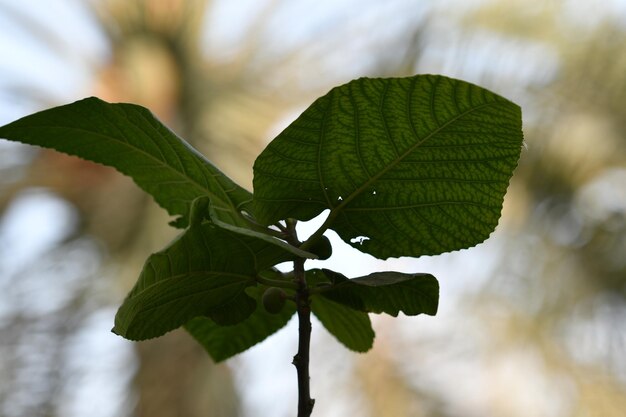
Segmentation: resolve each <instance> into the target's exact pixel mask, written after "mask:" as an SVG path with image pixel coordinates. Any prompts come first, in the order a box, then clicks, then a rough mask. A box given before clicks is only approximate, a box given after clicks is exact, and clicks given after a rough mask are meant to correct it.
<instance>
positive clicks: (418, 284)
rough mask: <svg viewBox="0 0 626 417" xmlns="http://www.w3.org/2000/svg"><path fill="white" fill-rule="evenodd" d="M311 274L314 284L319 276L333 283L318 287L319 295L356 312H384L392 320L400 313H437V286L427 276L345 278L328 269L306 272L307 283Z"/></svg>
mask: <svg viewBox="0 0 626 417" xmlns="http://www.w3.org/2000/svg"><path fill="white" fill-rule="evenodd" d="M310 275H312V276H313V277H315V278H314V279H315V280H317V282H319V281H320V278H319V276H318V275H321V276H322V277H324V278H325V279H327V280H328V281H329V282H330V283H331V284H332V286H329V287H327V288H325V287H324V286H321V287H318V288H320V289H321V296H323V297H326V298H328V299H330V300H332V301H335V302H337V303H340V304H343V305H345V306H348V307H350V308H352V309H355V310H358V311H363V312H370V313H387V314H390V315H392V316H394V317H395V316H397V315H398V313H399V312H400V311H402V312H403V313H404V314H406V315H407V316H415V315H417V314H422V313H423V314H428V315H431V316H434V315H435V314H437V308H438V306H439V283H438V282H437V279H436V278H435V277H434V276H432V275H430V274H403V273H400V272H375V273H373V274H369V275H366V276H364V277H359V278H353V279H348V278H346V277H345V276H344V275H342V274H340V273H337V272H334V271H331V270H328V269H322V270H319V269H315V270H311V271H308V272H307V280H308V277H309V276H310ZM322 282H323V281H322Z"/></svg>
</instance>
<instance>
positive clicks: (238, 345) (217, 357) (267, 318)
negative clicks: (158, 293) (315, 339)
mask: <svg viewBox="0 0 626 417" xmlns="http://www.w3.org/2000/svg"><path fill="white" fill-rule="evenodd" d="M265 288H266V287H263V286H258V287H249V288H247V289H246V293H247V294H248V295H250V296H251V297H254V299H255V300H256V301H257V308H256V310H255V311H254V313H252V315H250V317H248V318H247V319H246V320H244V321H242V322H240V323H238V324H236V325H234V326H220V325H218V324H216V323H215V322H214V321H213V320H211V319H210V318H207V317H195V318H193V319H192V320H191V321H189V322H188V323H187V324H186V325H185V329H186V330H187V331H188V332H189V333H190V334H191V335H192V336H193V337H194V338H195V339H196V340H197V341H198V342H199V343H200V344H201V345H202V346H203V347H204V348H205V349H206V351H207V352H208V353H209V355H211V357H212V358H213V360H214V361H216V362H221V361H223V360H226V359H228V358H230V357H232V356H234V355H236V354H238V353H241V352H243V351H245V350H247V349H249V348H250V347H252V346H254V345H256V344H257V343H260V342H262V341H263V340H265V339H266V338H267V337H268V336H270V335H272V334H274V333H275V332H277V331H278V330H280V329H281V328H283V327H284V326H285V325H286V324H287V322H288V321H289V319H290V318H291V316H293V315H294V313H295V311H296V307H295V304H294V303H287V304H286V305H285V307H284V308H283V310H282V311H281V312H280V313H279V314H270V313H268V312H267V311H265V309H264V308H263V306H262V303H261V296H262V294H263V290H264V289H265Z"/></svg>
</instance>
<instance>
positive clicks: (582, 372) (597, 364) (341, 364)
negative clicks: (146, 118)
mask: <svg viewBox="0 0 626 417" xmlns="http://www.w3.org/2000/svg"><path fill="white" fill-rule="evenodd" d="M416 73H439V74H444V75H448V76H452V77H457V78H462V79H465V80H467V81H470V82H474V83H477V84H480V85H482V86H484V87H487V88H489V89H492V90H494V91H496V92H498V93H499V94H501V95H504V96H505V97H507V98H509V99H511V100H513V101H515V102H517V103H519V104H521V105H522V108H523V112H524V123H525V125H524V131H525V140H526V147H525V149H524V150H523V151H522V158H521V161H520V165H519V167H518V169H517V170H516V172H515V175H514V178H513V180H512V183H511V185H510V187H509V191H508V194H507V196H506V198H505V207H504V212H503V217H502V219H501V221H500V224H499V226H498V228H497V230H496V232H495V233H494V234H493V235H492V236H491V238H490V239H489V240H488V241H487V242H485V243H484V244H482V245H479V246H478V247H476V248H473V249H471V250H465V251H461V252H457V253H451V254H446V255H442V256H439V257H424V258H420V259H394V260H389V261H386V262H380V261H376V260H375V259H373V258H371V257H369V256H366V255H360V254H358V253H356V254H355V253H354V252H353V251H352V250H351V249H349V248H347V247H346V245H342V244H341V243H340V242H338V241H337V239H336V236H331V238H332V240H333V244H334V247H335V253H334V255H333V257H332V258H331V259H330V260H329V261H328V262H327V263H326V264H325V265H326V266H330V267H332V268H336V269H337V270H339V271H341V272H343V273H345V274H347V275H348V276H352V277H354V276H358V275H360V274H364V273H369V272H372V271H374V270H385V269H396V270H401V271H406V272H431V273H434V274H435V275H436V276H437V277H438V278H439V279H440V284H441V308H440V312H439V314H438V315H437V316H436V317H421V316H420V317H413V318H407V317H401V318H399V319H393V318H390V317H385V316H380V317H379V316H376V317H373V323H374V327H375V330H376V332H377V338H376V341H375V345H374V348H373V350H372V351H370V352H368V353H367V354H363V355H359V354H354V353H352V352H349V351H347V350H346V349H345V348H343V347H342V346H341V345H339V344H338V343H336V341H335V340H334V339H333V337H332V336H330V335H329V334H328V333H326V332H325V330H324V329H323V328H322V327H321V326H320V325H319V324H318V323H314V329H313V332H314V333H313V341H312V365H311V366H312V392H313V396H314V397H315V398H316V399H317V403H316V408H315V411H314V415H316V416H331V417H332V416H346V415H359V416H371V417H385V416H389V417H403V416H416V417H420V416H424V417H426V416H428V417H461V416H463V417H472V416H494V417H500V416H502V417H517V416H520V417H521V416H524V417H527V416H534V417H583V416H584V417H587V416H602V417H612V416H624V415H625V414H624V413H626V412H625V411H624V410H626V104H625V103H626V1H624V0H622V1H618V0H602V1H601V0H597V1H594V0H551V1H539V0H533V1H529V0H506V1H505V0H501V1H497V0H492V1H489V0H472V1H468V0H456V1H454V0H440V1H434V0H433V1H426V0H424V1H410V0H390V1H385V2H382V1H374V0H358V1H357V0H341V1H332V2H331V1H313V0H296V1H287V0H254V1H253V0H240V1H226V0H189V1H183V0H158V1H156V0H155V1H151V0H91V1H89V0H84V1H82V0H50V1H46V2H41V1H36V0H23V1H19V2H17V1H11V0H0V124H5V123H8V122H10V121H12V120H14V119H16V118H19V117H21V116H24V115H26V114H29V113H32V112H34V111H37V110H41V109H44V108H47V107H51V106H55V105H60V104H65V103H67V102H71V101H74V100H77V99H79V98H82V97H85V96H90V95H97V96H99V97H101V98H103V99H105V100H108V101H125V102H134V103H139V104H142V105H144V106H147V107H149V108H150V109H151V110H152V111H153V112H155V113H156V114H157V116H158V117H159V118H161V119H162V120H163V121H164V122H165V123H166V124H168V125H169V126H171V127H172V128H173V129H174V130H176V131H177V132H178V133H180V135H181V136H183V137H184V138H186V139H187V140H189V141H190V142H191V143H192V144H193V145H194V146H195V147H197V148H199V149H200V150H201V151H202V152H203V153H204V154H205V155H207V156H208V158H209V159H211V160H212V161H213V162H214V163H215V164H216V165H218V166H219V167H220V168H221V169H222V170H223V171H225V172H226V173H227V174H228V175H229V176H231V177H232V178H234V179H235V180H236V181H238V182H240V183H241V184H244V185H245V186H246V187H247V188H249V189H250V188H251V187H250V185H251V177H252V163H253V161H254V158H255V157H256V155H258V153H259V152H260V151H261V150H262V149H263V147H264V146H265V144H266V143H267V142H268V141H269V140H271V138H273V137H274V136H275V135H276V134H277V133H278V132H280V130H281V129H282V128H284V127H285V126H286V125H287V124H288V123H289V122H290V121H291V120H293V119H294V118H295V117H297V115H298V114H299V113H300V112H301V111H302V110H303V109H304V108H306V106H308V105H309V104H310V103H311V102H312V101H313V100H314V99H315V98H316V97H318V96H320V95H322V94H324V93H326V92H327V91H328V90H329V89H330V88H332V87H333V86H335V85H338V84H341V83H344V82H347V81H349V80H351V79H353V78H357V77H360V76H386V77H387V76H406V75H412V74H416ZM167 220H168V218H167V216H166V215H165V213H164V212H163V211H162V210H161V209H159V208H158V207H157V206H156V204H155V203H154V202H153V201H152V200H151V198H150V197H148V196H146V195H144V194H143V193H142V192H141V191H140V190H139V189H138V188H137V187H136V186H134V184H133V183H132V182H131V181H130V180H129V179H127V178H125V177H122V176H121V175H118V174H117V173H116V172H114V171H113V170H111V169H108V168H105V167H102V166H98V165H94V164H91V163H87V162H84V161H81V160H78V159H75V158H71V157H67V156H64V155H61V154H58V153H55V152H51V151H42V150H39V149H35V148H32V147H27V146H21V145H17V144H14V143H9V142H7V141H4V140H0V416H3V417H17V416H41V417H44V416H45V417H57V416H63V417H79V416H80V417H83V416H91V417H124V416H129V417H130V416H133V417H134V416H136V417H177V416H181V417H183V416H184V417H196V416H210V417H226V416H228V417H251V416H278V417H287V416H293V415H294V414H295V408H296V380H295V369H294V368H293V366H292V365H291V358H292V355H293V354H294V353H295V351H296V344H297V339H296V333H297V326H296V325H295V323H293V322H292V323H290V324H289V325H288V326H287V328H286V329H283V330H282V331H281V332H279V333H277V334H276V335H274V336H272V337H271V338H269V339H268V340H267V341H265V342H264V343H263V344H260V345H258V346H256V347H254V348H253V349H251V350H250V351H248V352H246V353H243V354H241V355H238V356H237V357H235V358H233V359H232V360H230V361H228V362H227V363H225V364H214V363H213V362H212V361H211V360H210V358H209V357H208V356H207V355H206V354H205V353H204V352H203V351H202V349H201V348H200V347H199V346H197V345H196V344H195V342H193V341H192V340H191V338H190V337H189V336H188V335H187V334H185V333H184V332H182V331H176V332H172V333H170V334H168V335H167V336H165V337H162V338H160V339H157V340H153V341H149V342H142V343H131V342H127V341H125V340H123V339H121V338H119V337H117V336H115V335H113V334H112V333H110V329H111V327H112V323H113V316H114V314H115V311H116V308H117V306H118V305H119V304H120V303H121V301H122V299H123V297H124V295H125V294H126V292H127V291H128V290H129V288H130V287H131V286H132V284H133V283H134V280H135V279H136V277H137V276H138V274H139V271H140V269H141V266H142V264H143V261H144V259H145V258H146V257H147V256H148V255H149V254H150V253H152V252H154V251H156V250H159V249H160V248H161V247H163V246H164V245H165V244H166V243H167V242H168V241H169V239H170V238H171V237H172V236H173V234H174V233H175V231H174V230H173V229H170V228H168V227H167V226H165V225H166V222H167ZM312 266H315V263H311V267H312Z"/></svg>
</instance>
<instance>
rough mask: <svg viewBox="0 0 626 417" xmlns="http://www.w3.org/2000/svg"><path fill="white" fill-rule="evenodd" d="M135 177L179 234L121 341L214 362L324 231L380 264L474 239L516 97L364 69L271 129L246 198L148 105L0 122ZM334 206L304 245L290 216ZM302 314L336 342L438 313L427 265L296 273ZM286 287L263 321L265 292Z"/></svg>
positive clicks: (160, 257) (493, 212) (355, 341)
mask: <svg viewBox="0 0 626 417" xmlns="http://www.w3.org/2000/svg"><path fill="white" fill-rule="evenodd" d="M0 137H3V138H7V139H10V140H15V141H20V142H24V143H28V144H31V145H38V146H42V147H47V148H52V149H56V150H57V151H60V152H65V153H68V154H71V155H76V156H79V157H81V158H84V159H88V160H91V161H95V162H98V163H101V164H105V165H109V166H112V167H114V168H116V169H117V170H119V171H120V172H122V173H124V174H126V175H128V176H130V177H132V178H133V180H134V181H135V182H136V183H137V185H138V186H139V187H141V188H142V189H143V190H145V191H146V192H147V193H149V194H150V195H152V196H153V198H154V199H155V201H156V202H157V203H158V204H159V205H160V206H161V207H163V208H164V209H165V210H167V212H168V213H169V214H171V215H173V216H178V218H177V219H176V220H175V221H174V222H172V225H173V226H175V227H177V228H180V229H182V231H181V234H180V235H179V236H178V237H177V238H176V239H175V240H174V241H173V242H172V243H170V244H169V245H168V246H167V247H166V248H164V249H163V250H161V251H159V252H157V253H155V254H153V255H151V256H150V257H149V258H148V259H147V261H146V263H145V265H144V267H143V270H142V272H141V275H140V277H139V279H138V281H137V283H136V284H135V286H134V288H133V289H132V290H131V291H130V293H129V294H128V296H127V297H126V299H125V300H124V302H123V304H122V306H121V307H120V309H119V311H118V313H117V315H116V318H115V327H114V328H113V331H114V332H115V333H117V334H119V335H121V336H123V337H125V338H128V339H131V340H144V339H149V338H153V337H158V336H161V335H163V334H165V333H166V332H168V331H171V330H173V329H176V328H178V327H181V326H182V327H184V328H185V329H186V330H187V331H188V332H189V333H190V334H191V335H192V336H193V337H194V338H195V339H196V340H197V341H198V342H199V343H200V344H201V345H202V346H203V347H204V348H205V349H206V350H207V352H208V353H209V354H210V355H211V356H212V357H213V359H214V360H216V361H222V360H225V359H227V358H229V357H231V356H233V355H235V354H237V353H239V352H242V351H244V350H246V349H248V348H250V347H251V346H253V345H255V344H256V343H258V342H260V341H262V340H264V339H265V338H267V337H268V336H270V335H271V334H273V333H274V332H276V331H277V330H279V329H280V328H281V327H283V326H284V325H285V324H286V323H287V322H288V321H289V319H290V318H291V316H293V315H294V313H295V311H296V307H295V304H294V303H292V302H290V301H289V300H290V299H291V298H293V294H294V292H295V290H296V284H295V283H294V281H293V277H292V274H290V273H282V272H279V271H278V270H277V269H276V268H275V266H276V265H277V264H279V263H283V262H286V261H295V260H302V259H316V258H318V257H320V258H324V259H325V258H327V257H328V256H330V253H331V251H332V248H331V247H330V244H329V243H328V240H327V239H326V237H325V236H324V233H325V232H326V231H327V230H334V231H335V232H336V233H337V234H338V235H339V236H340V237H341V239H343V241H345V242H346V243H348V244H350V245H352V246H353V247H355V248H356V249H358V250H360V251H362V252H364V253H368V254H370V255H372V256H375V257H377V258H380V259H386V258H388V257H400V256H411V257H419V256H422V255H436V254H440V253H443V252H448V251H454V250H458V249H463V248H468V247H471V246H474V245H476V244H478V243H480V242H482V241H483V240H485V239H486V238H487V237H488V236H489V234H490V233H491V232H492V231H493V229H494V228H495V226H496V225H497V222H498V219H499V217H500V211H501V208H502V201H503V198H504V194H505V192H506V188H507V186H508V182H509V179H510V177H511V175H512V172H513V170H514V168H515V166H516V164H517V160H518V158H519V154H520V150H521V146H522V132H521V112H520V109H519V107H518V106H517V105H515V104H513V103H511V102H510V101H508V100H506V99H504V98H502V97H500V96H498V95H496V94H494V93H491V92H489V91H487V90H485V89H483V88H480V87H478V86H475V85H472V84H469V83H466V82H463V81H459V80H454V79H451V78H447V77H442V76H434V75H418V76H413V77H407V78H388V79H368V78H361V79H358V80H355V81H352V82H349V83H347V84H345V85H342V86H339V87H336V88H334V89H332V90H331V91H330V92H329V93H327V94H326V95H324V96H323V97H321V98H319V99H318V100H316V101H315V102H314V103H313V104H312V105H311V106H310V107H309V108H308V109H306V110H305V111H304V113H303V114H302V115H301V116H300V117H299V118H298V119H297V120H295V121H294V122H293V123H292V124H291V125H290V126H289V127H287V128H286V129H285V130H284V131H283V132H282V133H281V134H279V135H278V137H276V138H275V139H274V140H273V141H272V142H271V143H270V144H269V145H268V146H267V148H266V149H265V150H264V151H263V152H262V153H261V155H259V157H258V158H257V160H256V162H255V165H254V194H252V193H250V192H248V191H247V190H245V189H243V188H242V187H240V186H239V185H237V184H236V183H234V182H233V181H232V180H231V179H229V178H228V177H227V176H225V175H224V174H223V173H222V172H220V171H219V170H218V169H217V168H216V167H215V166H214V165H213V164H212V163H211V162H209V161H208V160H207V159H206V158H205V157H204V156H202V155H201V154H200V153H199V152H197V151H196V150H194V149H193V148H192V147H191V146H190V145H189V144H187V143H186V142H185V141H184V140H183V139H181V138H179V137H178V136H177V135H176V134H175V133H173V132H172V131H171V130H169V129H168V128H167V127H165V126H164V125H163V124H161V123H160V122H159V121H158V120H157V119H156V118H155V117H154V116H153V115H152V114H151V113H150V112H149V111H148V110H147V109H145V108H142V107H140V106H137V105H132V104H123V103H118V104H110V103H106V102H104V101H102V100H99V99H97V98H88V99H85V100H81V101H78V102H75V103H72V104H68V105H65V106H60V107H56V108H53V109H49V110H45V111H42V112H39V113H36V114H33V115H30V116H27V117H25V118H22V119H20V120H18V121H15V122H13V123H10V124H8V125H6V126H3V127H1V128H0ZM324 210H328V211H329V215H328V217H327V219H326V220H325V222H324V223H323V225H322V226H321V227H320V228H319V229H318V230H317V231H316V232H315V233H314V234H313V235H312V236H311V237H310V238H309V239H307V240H306V241H304V242H300V241H299V240H298V239H297V236H296V235H295V234H294V233H293V230H294V229H293V228H292V227H290V226H293V224H295V222H297V221H306V220H309V219H312V218H313V217H315V216H317V215H318V214H320V213H321V212H322V211H324ZM306 285H307V294H308V296H309V297H310V298H309V302H310V308H311V311H312V312H313V314H315V315H316V316H317V317H318V318H319V320H320V321H321V323H322V324H323V325H324V326H325V328H326V329H327V330H328V331H329V332H331V333H332V334H333V335H334V336H336V338H337V339H338V340H339V341H340V342H341V343H343V344H344V345H345V346H346V347H348V348H350V349H352V350H355V351H359V352H365V351H367V350H368V349H369V348H370V347H371V346H372V343H373V340H374V331H373V330H372V327H371V323H370V319H369V315H368V313H386V314H390V315H392V316H397V315H398V314H399V313H400V312H402V313H404V314H406V315H418V314H429V315H434V314H436V312H437V305H438V299H439V296H438V292H439V287H438V283H437V280H436V279H435V277H433V276H432V275H430V274H401V273H398V272H380V273H374V274H370V275H367V276H364V277H358V278H352V279H350V278H347V277H345V276H343V275H341V274H338V273H336V272H333V271H330V270H327V269H313V270H309V271H307V272H306ZM270 287H272V288H276V287H277V288H282V289H283V291H284V293H285V297H286V298H287V303H286V304H285V306H284V307H283V308H282V309H280V311H278V312H274V313H275V314H272V313H270V312H268V311H266V309H264V308H263V306H262V302H261V299H262V297H263V293H264V292H265V291H266V290H267V289H268V288H270Z"/></svg>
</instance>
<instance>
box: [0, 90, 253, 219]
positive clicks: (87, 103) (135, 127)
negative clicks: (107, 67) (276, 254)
mask: <svg viewBox="0 0 626 417" xmlns="http://www.w3.org/2000/svg"><path fill="white" fill-rule="evenodd" d="M0 137H2V138H6V139H10V140H15V141H19V142H23V143H27V144H30V145H38V146H42V147H45V148H51V149H55V150H57V151H60V152H65V153H67V154H70V155H76V156H79V157H81V158H84V159H88V160H90V161H94V162H98V163H101V164H104V165H109V166H112V167H114V168H116V169H117V170H118V171H120V172H122V173H123V174H126V175H128V176H130V177H132V178H133V180H134V181H135V182H136V183H137V185H139V186H140V187H141V188H142V189H143V190H145V191H146V192H148V193H149V194H151V195H152V196H153V197H154V199H155V200H156V201H157V202H158V203H159V204H160V205H161V206H162V207H163V208H165V209H166V210H167V211H168V212H169V213H170V214H172V215H182V216H186V215H187V214H188V213H189V208H190V205H191V202H192V201H193V200H194V199H195V198H196V197H199V196H201V195H208V196H210V197H211V201H212V203H213V206H214V207H215V210H216V212H217V213H218V215H219V217H220V219H222V220H223V221H224V222H226V223H229V224H237V225H245V223H246V222H245V220H244V219H243V218H242V217H241V215H240V210H241V209H243V208H244V207H245V206H246V203H248V202H250V201H251V199H252V195H251V194H250V193H249V192H248V191H246V190H244V189H243V188H241V187H239V186H238V185H237V184H235V183H234V182H233V181H232V180H230V179H229V178H228V177H226V176H225V175H224V174H223V173H222V172H220V171H219V170H218V169H217V168H216V167H215V166H213V165H212V164H211V163H210V162H209V161H207V160H206V159H205V158H204V157H203V156H202V155H201V154H200V153H199V152H197V151H196V150H195V149H193V148H192V147H191V146H190V145H189V144H188V143H187V142H185V141H184V140H182V139H181V138H179V137H178V136H176V134H174V133H173V132H172V131H171V130H169V129H168V128H167V127H166V126H164V125H163V124H162V123H161V122H160V121H159V120H157V119H156V118H155V117H154V116H153V115H152V113H151V112H150V111H149V110H147V109H145V108H143V107H141V106H137V105H134V104H125V103H118V104H110V103H107V102H104V101H102V100H100V99H97V98H93V97H92V98H87V99H84V100H80V101H77V102H75V103H72V104H68V105H65V106H60V107H55V108H52V109H49V110H44V111H42V112H39V113H35V114H32V115H30V116H26V117H24V118H22V119H20V120H17V121H15V122H13V123H10V124H8V125H6V126H3V127H0ZM178 225H179V226H184V225H186V222H185V221H182V222H178Z"/></svg>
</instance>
